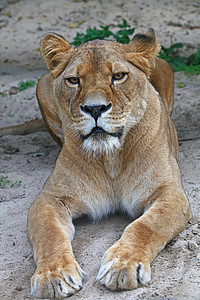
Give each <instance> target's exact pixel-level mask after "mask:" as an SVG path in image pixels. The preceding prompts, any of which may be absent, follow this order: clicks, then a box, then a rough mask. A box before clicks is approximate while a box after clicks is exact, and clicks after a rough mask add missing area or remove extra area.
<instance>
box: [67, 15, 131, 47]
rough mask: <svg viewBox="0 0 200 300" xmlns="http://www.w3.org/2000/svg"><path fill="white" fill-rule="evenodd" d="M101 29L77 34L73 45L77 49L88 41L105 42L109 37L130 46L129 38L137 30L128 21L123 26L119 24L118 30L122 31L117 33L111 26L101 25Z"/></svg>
mask: <svg viewBox="0 0 200 300" xmlns="http://www.w3.org/2000/svg"><path fill="white" fill-rule="evenodd" d="M100 28H101V29H97V28H96V27H93V28H88V29H87V30H86V33H79V32H77V34H76V36H75V37H74V40H73V42H72V43H71V44H72V45H73V46H75V47H77V46H79V45H80V44H83V43H86V42H88V41H92V40H95V39H100V40H104V39H106V38H108V37H111V38H114V39H115V40H116V41H117V42H119V43H123V44H128V43H129V42H130V37H129V36H130V35H132V34H133V32H134V30H135V28H131V26H130V25H129V24H128V23H127V21H126V20H123V22H122V24H118V28H120V30H118V31H117V32H116V33H113V32H112V31H111V30H110V26H109V25H107V26H102V25H101V26H100Z"/></svg>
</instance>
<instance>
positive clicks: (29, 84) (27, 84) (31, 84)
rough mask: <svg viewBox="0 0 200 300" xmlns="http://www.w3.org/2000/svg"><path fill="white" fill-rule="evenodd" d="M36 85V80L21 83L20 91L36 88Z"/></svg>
mask: <svg viewBox="0 0 200 300" xmlns="http://www.w3.org/2000/svg"><path fill="white" fill-rule="evenodd" d="M35 85H36V81H35V80H27V81H20V82H19V86H18V90H19V91H23V90H26V89H28V88H30V87H34V86H35Z"/></svg>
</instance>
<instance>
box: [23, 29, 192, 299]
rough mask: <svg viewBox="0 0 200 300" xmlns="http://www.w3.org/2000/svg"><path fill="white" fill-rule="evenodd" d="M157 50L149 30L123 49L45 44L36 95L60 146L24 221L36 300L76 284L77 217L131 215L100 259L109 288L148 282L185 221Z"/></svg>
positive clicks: (103, 44) (167, 91)
mask: <svg viewBox="0 0 200 300" xmlns="http://www.w3.org/2000/svg"><path fill="white" fill-rule="evenodd" d="M159 49H160V46H159V43H158V41H157V39H156V37H155V34H154V31H153V29H149V30H148V31H147V32H146V33H144V34H143V33H142V34H136V35H135V36H134V38H133V40H132V41H131V42H130V43H129V44H128V45H124V44H120V43H116V42H112V41H101V40H94V41H91V42H88V43H85V44H83V45H81V46H79V47H77V48H75V49H74V48H72V47H71V46H70V44H69V43H68V42H67V41H66V40H65V39H64V38H63V37H62V36H60V35H56V34H47V35H46V36H45V37H44V38H43V40H42V42H41V53H42V56H43V58H44V60H45V62H46V64H47V67H48V69H49V71H50V74H47V75H45V76H43V77H42V78H41V79H40V81H39V83H38V87H37V97H38V100H39V105H40V108H41V112H42V115H43V118H44V120H45V122H46V125H47V127H48V130H49V131H50V133H51V134H52V136H53V137H54V138H55V140H56V141H57V142H58V143H59V144H60V145H62V150H61V153H60V155H59V157H58V160H57V163H56V167H55V170H54V171H53V172H52V174H51V176H50V177H49V179H48V181H47V183H46V185H45V187H44V189H43V191H42V192H41V194H40V195H39V196H38V198H37V199H36V201H35V202H34V203H33V204H32V206H31V208H30V211H29V216H28V235H29V238H30V241H31V242H32V244H33V249H34V257H35V261H36V263H37V270H36V272H35V274H34V276H33V277H32V281H31V294H32V295H33V296H34V297H37V298H65V297H69V296H71V295H73V294H74V293H75V292H76V291H79V290H80V289H81V288H82V278H83V277H84V271H83V270H82V269H81V268H80V266H79V265H78V263H77V262H76V259H75V257H74V254H73V252H72V247H71V243H70V241H71V240H72V239H73V235H74V226H73V223H72V220H73V219H74V218H77V217H79V216H81V215H82V214H88V215H90V216H91V217H92V218H93V219H94V220H96V219H99V218H101V217H102V216H105V215H108V214H110V213H113V212H115V211H122V212H126V213H128V214H129V215H130V216H131V217H132V218H134V219H136V220H135V221H134V222H132V223H131V224H130V225H129V226H128V227H127V228H126V229H125V230H124V233H123V235H122V237H121V238H120V239H119V240H118V241H117V242H116V243H115V244H114V245H113V246H112V247H110V248H109V249H108V250H107V251H106V253H105V255H104V257H103V259H102V263H101V267H100V270H99V273H98V275H97V280H98V281H99V282H100V283H101V284H103V285H105V286H106V287H107V288H108V289H110V290H113V291H115V290H123V289H135V288H137V287H138V286H139V285H141V284H142V285H143V284H146V283H148V282H149V281H150V278H151V271H150V263H151V261H152V260H153V259H154V258H155V256H156V255H157V254H158V253H159V252H160V251H161V250H162V249H163V248H164V247H165V245H166V243H168V242H169V241H170V240H171V239H172V238H173V237H174V236H175V235H177V234H178V233H179V232H180V231H181V230H183V228H184V227H185V225H186V224H187V222H188V220H189V218H190V216H191V213H190V209H189V204H188V201H187V198H186V196H185V194H184V191H183V188H182V184H181V176H180V172H179V168H178V165H177V156H178V142H177V135H176V131H175V128H174V126H173V124H172V121H171V119H170V117H169V115H170V113H171V111H172V106H173V72H172V70H171V67H170V66H169V65H168V63H166V62H165V61H163V60H161V59H159V58H156V55H157V53H158V51H159Z"/></svg>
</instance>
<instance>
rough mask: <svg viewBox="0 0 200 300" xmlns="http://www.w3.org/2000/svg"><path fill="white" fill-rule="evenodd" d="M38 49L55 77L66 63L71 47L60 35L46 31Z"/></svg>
mask: <svg viewBox="0 0 200 300" xmlns="http://www.w3.org/2000/svg"><path fill="white" fill-rule="evenodd" d="M40 49H41V53H42V57H43V58H44V61H45V62H46V64H47V67H48V69H49V71H50V72H51V74H52V76H53V77H54V78H55V77H57V76H58V75H59V74H60V73H61V72H62V71H63V70H64V68H65V67H66V65H67V63H68V61H69V58H70V52H71V50H72V47H71V46H70V44H69V43H68V42H67V40H65V38H64V37H62V36H61V35H57V34H55V33H48V34H47V35H45V36H44V38H43V39H42V41H41V48H40Z"/></svg>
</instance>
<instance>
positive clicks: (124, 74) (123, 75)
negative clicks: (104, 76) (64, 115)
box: [112, 72, 126, 81]
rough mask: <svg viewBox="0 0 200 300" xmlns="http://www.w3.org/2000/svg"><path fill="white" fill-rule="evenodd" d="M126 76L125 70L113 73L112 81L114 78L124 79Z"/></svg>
mask: <svg viewBox="0 0 200 300" xmlns="http://www.w3.org/2000/svg"><path fill="white" fill-rule="evenodd" d="M125 76H126V73H124V72H121V73H116V74H114V75H113V77H112V81H113V80H121V79H123V78H124V77H125Z"/></svg>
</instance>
